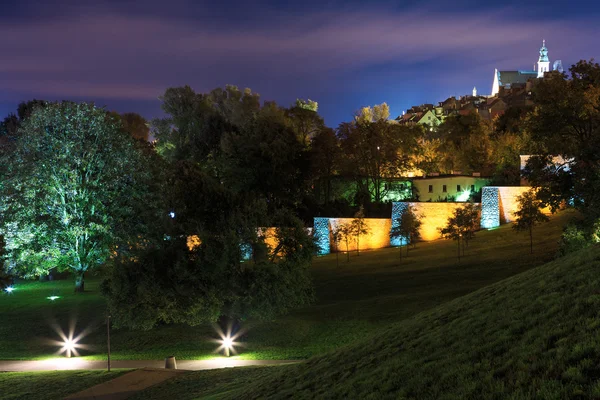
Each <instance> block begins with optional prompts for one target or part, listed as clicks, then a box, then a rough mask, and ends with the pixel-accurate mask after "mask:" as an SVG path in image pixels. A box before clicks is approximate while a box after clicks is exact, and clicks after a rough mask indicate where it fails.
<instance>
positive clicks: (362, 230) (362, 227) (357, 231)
mask: <svg viewBox="0 0 600 400" xmlns="http://www.w3.org/2000/svg"><path fill="white" fill-rule="evenodd" d="M351 224H352V230H353V232H354V236H355V237H356V255H357V256H358V255H360V250H359V247H360V236H361V235H366V234H368V233H369V232H370V231H371V229H370V228H369V226H368V225H367V223H366V222H365V209H364V208H363V206H360V209H359V210H358V211H357V212H356V214H354V219H353V220H352V223H351Z"/></svg>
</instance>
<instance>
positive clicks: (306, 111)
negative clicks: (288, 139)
mask: <svg viewBox="0 0 600 400" xmlns="http://www.w3.org/2000/svg"><path fill="white" fill-rule="evenodd" d="M318 109H319V105H318V104H317V102H316V101H312V100H310V99H309V100H308V101H304V100H300V99H297V100H296V103H295V104H294V105H293V106H292V107H290V108H289V109H288V110H287V111H286V113H287V116H288V118H289V119H290V121H291V123H292V126H293V128H294V131H295V132H296V136H297V138H298V141H299V142H300V143H302V144H303V145H305V146H307V145H309V144H310V141H311V140H312V139H313V138H314V137H315V135H317V134H318V133H319V132H320V131H321V130H322V129H323V128H325V122H324V121H323V118H321V116H320V115H319V114H318V113H317V111H318Z"/></svg>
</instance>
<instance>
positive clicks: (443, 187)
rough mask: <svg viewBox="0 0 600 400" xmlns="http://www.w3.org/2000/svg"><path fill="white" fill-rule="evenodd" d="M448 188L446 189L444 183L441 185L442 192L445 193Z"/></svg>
mask: <svg viewBox="0 0 600 400" xmlns="http://www.w3.org/2000/svg"><path fill="white" fill-rule="evenodd" d="M447 191H448V190H446V185H443V186H442V192H444V193H446V192H447Z"/></svg>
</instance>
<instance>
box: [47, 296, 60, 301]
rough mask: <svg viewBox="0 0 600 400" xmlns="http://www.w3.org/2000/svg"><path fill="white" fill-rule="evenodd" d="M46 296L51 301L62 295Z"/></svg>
mask: <svg viewBox="0 0 600 400" xmlns="http://www.w3.org/2000/svg"><path fill="white" fill-rule="evenodd" d="M46 298H47V299H48V300H50V301H54V300H56V299H60V296H48V297H46Z"/></svg>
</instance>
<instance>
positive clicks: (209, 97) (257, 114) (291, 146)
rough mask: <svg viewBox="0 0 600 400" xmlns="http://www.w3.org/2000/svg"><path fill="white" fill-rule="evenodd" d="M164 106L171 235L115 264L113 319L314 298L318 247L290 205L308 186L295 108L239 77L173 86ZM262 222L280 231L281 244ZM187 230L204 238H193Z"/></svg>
mask: <svg viewBox="0 0 600 400" xmlns="http://www.w3.org/2000/svg"><path fill="white" fill-rule="evenodd" d="M163 109H164V110H165V112H166V114H167V118H165V119H163V120H157V121H153V129H154V132H156V134H155V135H156V137H157V138H158V146H157V148H158V151H159V153H160V154H161V155H163V157H164V158H165V159H166V161H167V164H168V166H167V168H168V171H169V173H168V179H167V180H166V181H167V184H166V185H165V187H164V191H163V194H162V196H161V197H164V198H165V201H166V204H168V206H169V208H168V210H165V215H167V213H172V214H171V215H172V216H173V218H171V221H170V222H171V223H170V224H166V226H165V228H164V231H163V236H164V237H165V240H163V241H162V242H161V243H159V244H157V245H156V246H153V247H151V248H144V249H141V251H140V252H139V254H136V255H135V257H123V258H121V259H120V260H119V262H118V263H115V265H114V267H113V268H111V269H110V271H109V274H108V279H107V280H106V282H105V284H104V286H103V287H104V289H103V290H104V293H105V294H106V295H107V297H108V302H109V307H110V309H111V310H112V311H111V312H113V316H114V318H115V322H116V323H117V324H119V325H121V326H131V327H140V328H145V329H149V328H152V327H153V326H155V325H157V324H160V323H187V324H190V325H196V324H199V323H203V322H208V321H216V320H218V319H220V318H221V317H223V318H229V319H235V320H238V321H239V320H244V319H246V318H267V319H269V318H273V317H275V316H276V315H279V314H282V313H285V312H287V311H288V310H290V309H292V308H295V307H299V306H303V305H307V304H309V303H310V302H311V301H312V298H313V288H312V282H311V278H310V271H309V267H310V263H311V257H312V254H313V251H314V245H313V242H312V239H311V237H310V236H309V235H308V234H307V232H306V231H305V229H304V228H303V226H302V223H301V222H300V221H299V220H298V218H296V217H295V216H294V215H293V213H292V212H291V211H290V209H293V208H294V207H295V206H296V203H297V202H298V201H299V199H301V197H302V195H303V193H304V191H305V185H304V182H305V179H304V174H305V173H306V170H307V168H306V164H307V163H306V160H307V157H306V151H307V149H306V146H304V145H303V144H302V143H300V141H298V139H297V136H296V132H295V131H294V129H293V127H292V123H291V122H290V119H289V117H288V115H287V113H286V110H285V109H283V108H281V107H279V106H277V105H276V104H275V103H271V102H266V103H265V104H264V105H263V106H262V107H261V106H260V103H259V97H258V95H256V94H254V93H252V92H251V91H250V90H249V89H247V90H245V91H243V92H242V91H240V90H238V89H237V88H236V87H234V86H227V87H226V88H225V89H216V90H213V91H211V92H210V93H207V94H197V93H195V92H194V91H192V90H191V89H190V88H189V87H184V88H172V89H168V90H167V91H166V93H165V96H163ZM261 227H273V228H274V229H275V235H274V237H275V239H276V245H275V246H272V247H270V248H269V247H268V246H267V245H266V243H265V239H264V237H263V236H262V235H261V234H260V232H261V229H260V228H261ZM190 236H194V237H196V238H197V240H196V243H199V245H197V246H193V247H192V248H190V247H187V238H188V237H190ZM250 249H251V255H250V254H248V253H249V251H248V250H250ZM140 265H143V268H140ZM290 282H293V284H290Z"/></svg>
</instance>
